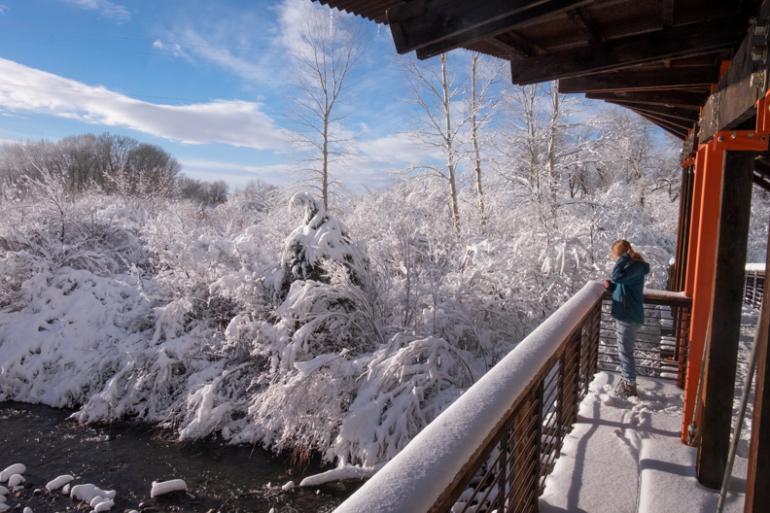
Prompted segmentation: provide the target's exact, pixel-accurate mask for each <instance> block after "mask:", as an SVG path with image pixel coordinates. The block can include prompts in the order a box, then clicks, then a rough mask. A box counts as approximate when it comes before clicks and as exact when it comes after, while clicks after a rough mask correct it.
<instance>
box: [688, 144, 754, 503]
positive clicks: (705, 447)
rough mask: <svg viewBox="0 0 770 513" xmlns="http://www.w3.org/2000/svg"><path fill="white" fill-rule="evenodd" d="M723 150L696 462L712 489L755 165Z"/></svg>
mask: <svg viewBox="0 0 770 513" xmlns="http://www.w3.org/2000/svg"><path fill="white" fill-rule="evenodd" d="M716 146H717V148H716V150H715V151H716V152H720V151H721V147H720V146H719V145H716ZM723 155H724V171H723V173H721V174H722V178H723V179H722V184H721V185H722V186H721V187H719V189H721V190H722V193H721V195H720V196H721V199H720V203H721V209H719V211H720V215H719V222H718V225H717V226H718V229H717V230H716V231H717V233H718V235H717V246H716V249H717V252H716V269H715V273H714V280H713V287H712V291H711V294H710V296H711V297H710V298H709V299H710V301H709V302H710V303H711V304H710V308H709V310H710V311H711V329H710V330H709V337H710V341H708V342H706V344H707V346H706V347H708V353H707V357H706V361H705V362H704V364H705V365H706V368H705V375H704V380H703V384H702V387H703V395H702V398H703V408H702V414H701V419H700V432H701V445H700V447H699V448H698V460H697V467H696V475H697V477H698V481H700V483H701V484H703V485H705V486H708V487H711V488H719V487H720V486H721V484H722V476H723V475H724V470H725V465H726V463H727V453H728V450H729V446H730V426H731V420H732V412H733V397H734V395H735V370H736V366H737V360H738V341H739V338H740V331H741V309H742V306H743V281H744V280H743V275H744V273H743V269H744V267H745V264H746V245H747V241H748V233H749V217H750V215H751V188H752V185H753V182H752V174H753V165H754V164H753V160H754V154H753V153H751V152H746V151H736V152H733V151H728V152H726V153H723ZM698 399H699V398H698ZM696 400H697V399H696Z"/></svg>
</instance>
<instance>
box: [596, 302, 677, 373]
mask: <svg viewBox="0 0 770 513" xmlns="http://www.w3.org/2000/svg"><path fill="white" fill-rule="evenodd" d="M690 303H691V300H690V299H689V298H687V297H686V296H685V295H684V294H683V293H681V292H668V291H663V290H651V289H647V290H645V291H644V323H643V324H642V327H641V329H640V330H639V334H638V335H637V337H636V344H635V345H634V359H635V361H636V371H637V374H638V375H640V376H648V377H654V378H661V379H669V380H674V381H676V382H677V384H678V385H679V387H680V388H681V387H684V377H685V368H686V367H687V341H688V338H689V332H690ZM611 309H612V300H611V298H610V297H609V295H607V296H606V297H605V298H604V301H603V303H602V321H601V331H600V334H601V336H600V339H599V369H600V370H608V371H618V370H619V369H620V360H619V358H618V349H617V336H616V333H615V322H614V320H613V319H612V317H611V314H610V312H611Z"/></svg>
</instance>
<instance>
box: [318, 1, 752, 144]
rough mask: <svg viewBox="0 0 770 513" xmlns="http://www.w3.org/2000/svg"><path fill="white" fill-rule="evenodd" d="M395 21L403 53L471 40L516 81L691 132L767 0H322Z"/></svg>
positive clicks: (423, 54) (424, 53) (421, 53)
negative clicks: (555, 83) (546, 85)
mask: <svg viewBox="0 0 770 513" xmlns="http://www.w3.org/2000/svg"><path fill="white" fill-rule="evenodd" d="M317 1H319V2H320V3H323V4H327V5H330V6H332V7H336V8H338V9H340V10H343V11H347V12H350V13H354V14H357V15H360V16H363V17H365V18H368V19H370V20H373V21H376V22H378V23H387V24H388V25H390V28H391V32H392V34H393V39H394V42H395V44H396V49H397V50H398V52H399V53H408V52H411V51H416V53H417V56H418V57H419V58H421V59H424V58H429V57H432V56H435V55H438V54H440V53H443V52H446V51H448V50H452V49H454V48H459V47H463V48H467V49H470V50H475V51H479V52H482V53H485V54H487V55H491V56H495V57H498V58H501V59H506V60H509V61H510V63H511V77H512V80H513V82H514V83H515V84H522V85H523V84H531V83H537V82H543V81H547V80H554V79H559V90H560V91H561V92H564V93H585V94H586V96H587V97H588V98H593V99H598V100H604V101H607V102H610V103H614V104H618V105H622V106H624V107H626V108H629V109H631V110H633V111H634V112H637V113H638V114H639V115H641V116H643V117H644V118H646V119H648V120H649V121H651V122H653V123H655V124H657V125H658V126H660V127H661V128H663V129H664V130H666V131H668V132H669V133H672V134H673V135H675V136H677V137H680V138H685V137H686V136H687V133H688V130H689V129H691V128H693V127H694V126H695V124H696V122H697V121H698V117H699V109H700V108H701V107H702V106H703V105H704V103H705V102H706V100H707V98H708V97H709V94H710V92H711V87H712V85H713V84H715V83H717V82H718V80H719V78H720V76H721V74H722V72H723V71H724V69H723V66H722V63H723V61H725V60H727V59H730V57H731V56H733V55H734V54H735V52H736V51H737V49H738V47H739V45H740V44H741V42H742V40H743V39H744V36H745V35H746V32H747V30H748V29H749V26H750V19H751V17H753V16H756V15H757V13H758V12H759V7H760V3H761V2H760V0H519V1H515V0H476V1H467V0H411V1H408V2H404V1H399V0H317Z"/></svg>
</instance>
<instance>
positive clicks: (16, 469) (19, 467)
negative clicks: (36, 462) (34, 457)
mask: <svg viewBox="0 0 770 513" xmlns="http://www.w3.org/2000/svg"><path fill="white" fill-rule="evenodd" d="M26 471H27V466H26V465H24V463H14V464H13V465H10V466H8V467H5V469H4V470H3V471H2V472H0V483H5V482H6V481H8V480H9V479H10V478H11V476H12V475H14V474H23V473H24V472H26Z"/></svg>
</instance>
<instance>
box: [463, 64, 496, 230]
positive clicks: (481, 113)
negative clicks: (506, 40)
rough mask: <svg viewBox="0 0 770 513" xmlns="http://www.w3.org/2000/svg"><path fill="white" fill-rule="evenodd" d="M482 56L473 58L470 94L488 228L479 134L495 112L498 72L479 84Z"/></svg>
mask: <svg viewBox="0 0 770 513" xmlns="http://www.w3.org/2000/svg"><path fill="white" fill-rule="evenodd" d="M480 60H481V54H479V53H474V54H473V55H472V56H471V94H470V109H469V110H470V115H471V119H470V121H471V142H472V144H473V161H474V173H475V182H476V196H477V199H478V204H479V214H480V215H481V226H482V228H485V227H486V224H487V213H486V207H485V204H484V187H483V182H482V173H481V142H480V135H479V132H480V130H481V128H482V126H483V125H484V123H485V122H486V121H487V120H488V119H489V117H490V115H491V113H492V112H493V111H494V105H495V103H496V102H494V101H490V100H489V91H490V88H491V86H492V84H493V83H494V81H495V80H496V78H497V70H496V69H494V70H492V73H491V75H490V76H489V77H488V78H487V79H486V80H485V81H482V82H481V83H479V79H480V78H481V77H480V76H479V62H480Z"/></svg>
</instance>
